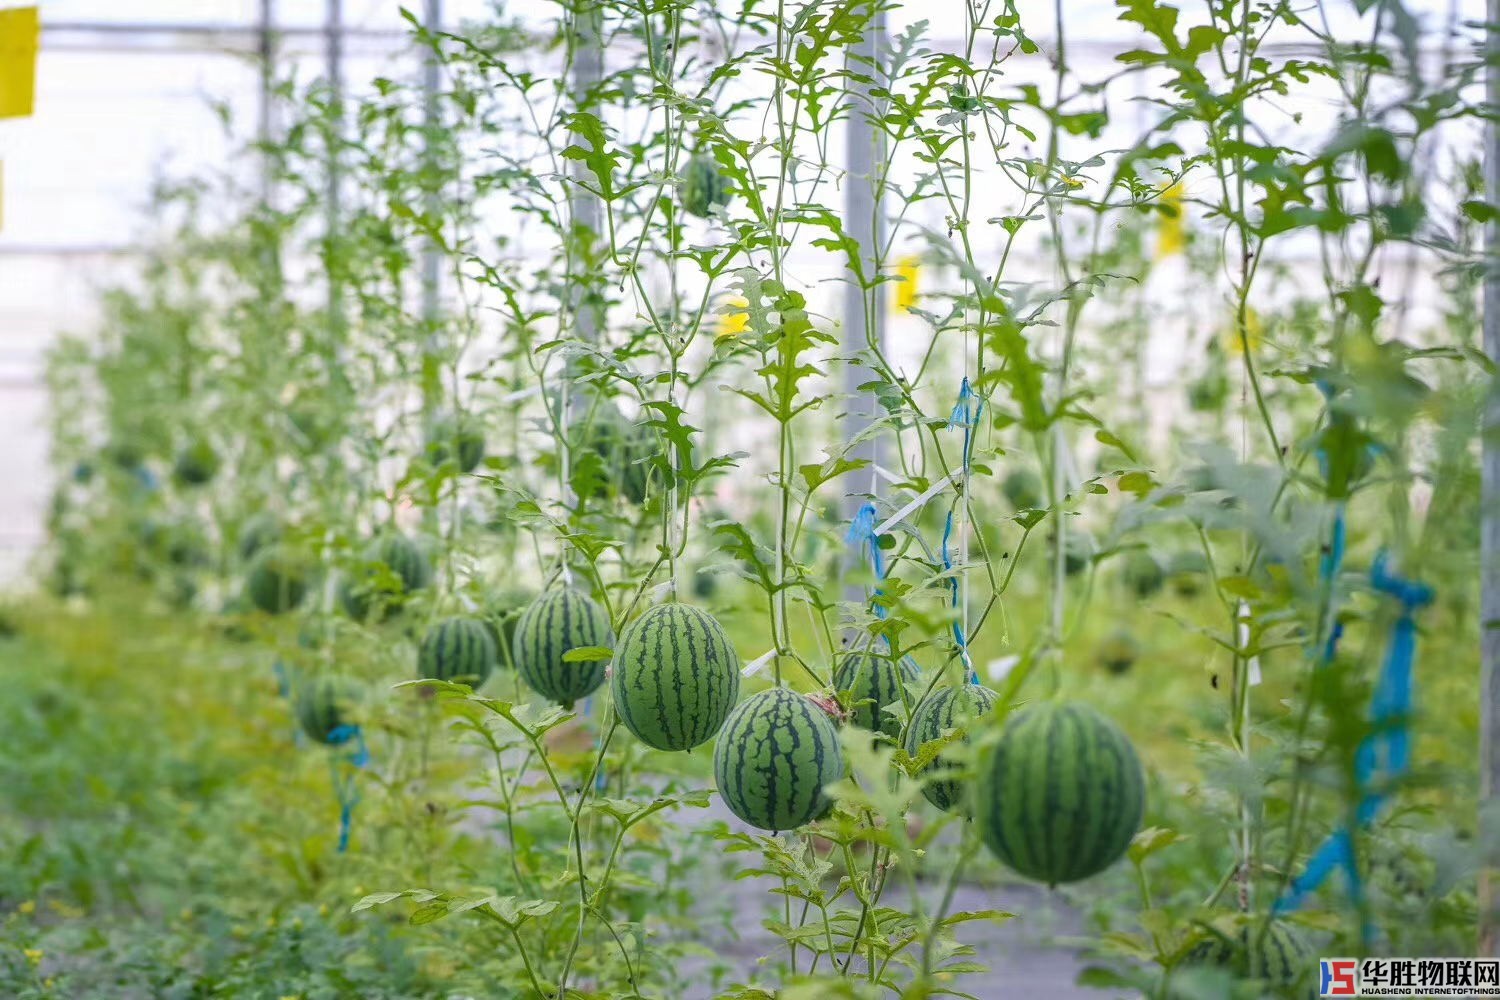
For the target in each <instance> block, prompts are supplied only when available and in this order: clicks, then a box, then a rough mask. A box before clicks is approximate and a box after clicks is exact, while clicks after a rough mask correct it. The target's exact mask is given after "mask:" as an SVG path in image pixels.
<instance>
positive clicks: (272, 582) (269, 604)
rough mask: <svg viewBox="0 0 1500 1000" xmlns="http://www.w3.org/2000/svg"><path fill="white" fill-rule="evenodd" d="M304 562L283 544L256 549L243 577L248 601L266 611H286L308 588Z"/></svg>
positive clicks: (278, 612) (273, 612)
mask: <svg viewBox="0 0 1500 1000" xmlns="http://www.w3.org/2000/svg"><path fill="white" fill-rule="evenodd" d="M309 575H310V574H309V573H308V567H307V562H306V560H304V559H303V558H302V557H301V556H299V555H297V554H296V553H294V552H293V551H292V550H290V549H288V548H286V547H284V546H274V547H272V548H268V549H265V550H263V551H262V552H260V553H259V554H258V555H256V557H255V559H254V560H253V561H252V562H251V563H250V571H249V573H248V574H247V575H246V577H245V594H246V596H248V597H249V598H250V603H252V604H254V605H255V606H256V607H257V608H259V609H260V610H262V611H264V612H266V613H267V614H272V615H276V614H280V613H282V612H283V611H290V610H291V609H292V608H295V607H296V606H297V605H299V604H301V603H302V599H303V598H304V597H306V596H307V590H308V578H309Z"/></svg>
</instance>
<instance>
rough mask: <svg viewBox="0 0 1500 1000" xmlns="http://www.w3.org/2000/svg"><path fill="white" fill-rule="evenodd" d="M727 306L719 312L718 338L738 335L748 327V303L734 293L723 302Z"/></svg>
mask: <svg viewBox="0 0 1500 1000" xmlns="http://www.w3.org/2000/svg"><path fill="white" fill-rule="evenodd" d="M724 304H725V305H726V306H727V307H728V308H727V309H726V311H724V312H722V313H720V314H719V333H718V336H719V337H720V338H724V337H738V336H739V335H740V334H742V333H744V332H745V331H746V330H748V329H749V328H750V303H749V302H747V301H745V298H744V296H741V295H736V296H734V297H732V298H730V299H729V300H728V301H726V302H725V303H724Z"/></svg>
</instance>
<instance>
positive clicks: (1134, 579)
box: [1120, 549, 1167, 598]
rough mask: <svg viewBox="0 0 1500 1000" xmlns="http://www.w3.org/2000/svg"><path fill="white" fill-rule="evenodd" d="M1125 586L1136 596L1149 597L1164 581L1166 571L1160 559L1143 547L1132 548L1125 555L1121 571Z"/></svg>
mask: <svg viewBox="0 0 1500 1000" xmlns="http://www.w3.org/2000/svg"><path fill="white" fill-rule="evenodd" d="M1120 575H1121V577H1122V578H1123V579H1124V581H1125V586H1127V587H1129V588H1130V590H1131V592H1132V593H1134V594H1135V596H1136V597H1142V598H1145V597H1150V596H1152V595H1153V594H1155V593H1156V592H1157V591H1159V590H1161V588H1162V584H1163V583H1165V582H1166V576H1167V575H1166V572H1165V571H1164V570H1163V569H1162V565H1161V561H1160V560H1159V559H1157V558H1156V556H1154V555H1152V554H1151V553H1149V552H1147V551H1146V550H1145V549H1132V550H1131V551H1130V553H1129V554H1128V555H1126V556H1125V567H1124V569H1123V570H1122V571H1121V574H1120Z"/></svg>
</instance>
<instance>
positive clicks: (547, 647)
mask: <svg viewBox="0 0 1500 1000" xmlns="http://www.w3.org/2000/svg"><path fill="white" fill-rule="evenodd" d="M614 641H615V634H614V630H613V629H612V628H610V624H609V616H608V615H606V614H605V613H604V609H603V608H601V607H599V605H597V604H595V603H594V601H593V600H592V599H591V598H590V597H588V596H587V595H585V594H580V593H579V592H578V591H576V590H570V589H568V588H566V587H559V588H557V589H555V590H549V591H548V592H547V593H545V594H543V595H542V596H541V597H538V598H537V599H536V600H535V601H533V602H531V606H530V607H528V608H527V609H526V610H525V611H524V612H522V613H521V618H520V620H519V621H517V622H516V634H515V638H514V639H513V640H512V642H511V652H512V654H513V656H514V660H515V664H516V670H517V672H519V673H520V675H521V679H522V680H524V681H525V682H526V683H527V685H528V686H530V688H531V689H532V690H533V691H535V692H536V693H537V694H540V695H542V696H543V697H545V698H550V699H552V700H553V701H555V702H557V703H558V704H560V705H562V706H564V707H571V706H572V704H573V702H575V701H577V700H578V699H579V698H582V697H584V696H585V695H588V694H592V693H593V692H594V690H595V689H596V688H598V687H599V685H600V684H603V683H604V668H605V663H606V661H604V660H578V661H574V662H571V663H570V662H567V661H565V660H564V659H563V657H564V655H565V654H567V652H568V651H569V650H572V649H579V648H582V647H587V646H613V645H614Z"/></svg>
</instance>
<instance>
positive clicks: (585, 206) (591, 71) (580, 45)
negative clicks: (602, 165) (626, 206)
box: [569, 0, 604, 341]
mask: <svg viewBox="0 0 1500 1000" xmlns="http://www.w3.org/2000/svg"><path fill="white" fill-rule="evenodd" d="M601 14H602V12H601V11H600V9H599V5H598V3H597V2H596V0H582V2H581V3H579V4H578V7H577V15H576V16H577V19H578V20H577V28H576V31H575V36H574V52H573V81H572V82H573V87H572V91H573V92H572V97H573V108H574V109H575V110H576V109H578V108H580V107H583V106H584V105H585V104H586V102H587V101H588V93H589V91H590V90H592V89H593V88H594V87H595V86H596V85H597V84H598V83H599V80H600V79H601V78H602V77H603V76H604V50H603V47H602V45H603V43H602V41H601V39H600V34H601V32H602V31H603V24H602V17H601ZM572 173H573V182H574V183H573V187H572V188H570V196H569V199H570V201H571V204H572V213H573V220H572V222H573V232H572V233H571V234H570V235H571V238H572V239H573V240H575V241H576V242H575V244H574V247H573V256H574V261H575V263H577V262H578V258H579V257H580V256H581V257H582V263H583V265H584V267H585V268H588V267H590V266H592V265H591V261H592V258H593V256H594V249H595V242H596V241H597V240H598V238H599V232H600V230H601V229H602V226H601V225H600V219H601V217H602V212H601V210H600V205H599V199H598V197H596V196H595V195H593V194H591V193H589V192H588V191H585V190H584V189H583V187H582V184H583V183H584V182H585V181H587V180H589V179H591V178H592V177H593V174H592V173H591V172H590V171H589V170H588V168H587V167H586V166H585V165H584V164H583V162H582V161H581V160H574V161H573V170H572ZM573 288H574V293H573V305H574V321H575V322H576V323H577V329H578V335H579V337H581V338H582V339H584V340H588V341H595V340H598V338H599V329H600V327H601V325H602V323H601V318H600V317H599V315H598V312H597V310H596V309H594V308H592V307H587V308H585V304H584V295H583V291H582V288H581V286H580V283H579V282H578V281H576V280H575V281H574V282H573Z"/></svg>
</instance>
